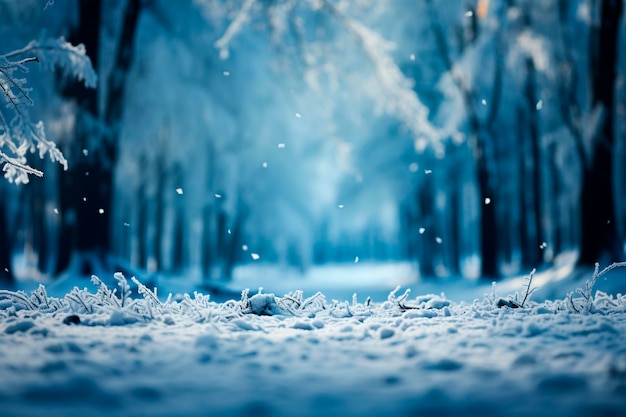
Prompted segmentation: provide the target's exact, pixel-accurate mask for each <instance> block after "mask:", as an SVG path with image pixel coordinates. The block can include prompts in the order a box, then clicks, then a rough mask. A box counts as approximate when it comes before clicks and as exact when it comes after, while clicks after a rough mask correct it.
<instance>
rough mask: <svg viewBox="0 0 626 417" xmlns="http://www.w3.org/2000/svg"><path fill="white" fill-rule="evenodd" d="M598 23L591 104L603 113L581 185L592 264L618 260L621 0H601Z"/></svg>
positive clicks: (586, 260) (587, 257) (583, 258)
mask: <svg viewBox="0 0 626 417" xmlns="http://www.w3.org/2000/svg"><path fill="white" fill-rule="evenodd" d="M600 1H601V3H602V4H601V9H600V10H601V11H600V13H601V16H600V19H599V22H600V23H599V26H598V27H592V28H591V34H590V38H591V39H590V54H591V68H592V104H593V107H594V108H596V107H597V106H601V107H602V108H603V110H604V117H603V119H602V121H601V125H600V127H599V129H598V131H597V133H596V137H594V138H593V139H594V140H593V148H592V150H591V152H592V155H591V157H590V158H589V159H588V162H589V163H588V164H587V165H586V169H585V172H584V178H583V188H582V194H581V195H582V202H581V209H582V213H581V216H582V236H581V246H580V258H579V263H580V264H583V265H592V264H594V263H595V262H600V261H604V260H603V259H602V258H603V257H606V256H608V257H610V258H611V259H609V261H617V260H619V259H620V258H621V257H622V255H623V253H622V251H621V250H619V245H618V242H617V236H618V234H617V230H616V223H617V222H616V221H615V209H614V203H615V200H614V199H615V193H614V187H613V185H614V182H613V175H614V173H613V150H614V149H613V148H614V146H613V144H614V121H615V83H616V79H617V70H616V67H617V53H618V42H619V23H620V19H621V16H622V12H623V7H624V6H623V1H622V0H600Z"/></svg>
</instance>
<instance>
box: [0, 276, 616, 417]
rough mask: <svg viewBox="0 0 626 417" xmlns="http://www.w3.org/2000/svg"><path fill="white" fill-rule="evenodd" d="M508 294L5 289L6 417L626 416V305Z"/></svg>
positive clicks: (1, 404)
mask: <svg viewBox="0 0 626 417" xmlns="http://www.w3.org/2000/svg"><path fill="white" fill-rule="evenodd" d="M552 276H553V277H557V278H558V273H556V272H554V271H553V274H552ZM540 278H542V277H540V276H538V277H535V279H536V280H537V281H540ZM587 278H588V279H589V278H591V276H588V277H587ZM603 278H604V277H601V278H600V279H599V280H598V282H597V283H599V282H600V281H602V279H603ZM611 278H613V277H611ZM242 279H243V278H242ZM555 279H556V278H555ZM543 281H544V285H546V286H549V284H550V283H549V282H548V279H547V278H545V277H544V278H543ZM125 282H126V281H125V279H124V278H123V277H121V276H119V275H118V277H117V283H118V284H122V285H124V283H125ZM242 282H243V281H242ZM525 282H527V281H524V280H521V281H520V282H519V283H516V284H521V285H519V286H518V287H517V288H515V291H518V292H520V295H519V296H518V298H517V302H518V303H520V302H521V300H522V298H523V286H524V283H525ZM128 283H130V282H128ZM597 283H596V284H597ZM292 284H293V282H292ZM301 284H305V283H304V282H301ZM457 284H458V283H457ZM431 285H434V284H431ZM455 285H456V284H455ZM455 285H450V288H449V289H450V290H451V291H450V292H446V294H449V293H454V291H453V288H454V286H455ZM507 285H510V284H506V283H503V284H502V285H500V286H499V287H496V289H495V292H490V291H491V290H489V291H487V294H486V295H485V296H481V297H480V298H479V299H476V300H474V301H471V300H470V301H461V302H459V301H458V300H456V299H454V298H452V297H451V296H449V295H448V297H449V298H446V296H442V295H440V293H441V292H442V291H437V292H435V294H427V293H425V292H420V293H419V295H417V297H416V296H415V295H416V294H415V290H414V291H413V293H411V294H410V295H407V296H406V297H404V296H403V292H404V291H403V290H400V291H398V292H396V293H392V294H390V295H389V296H388V297H387V300H384V301H382V302H379V301H376V300H375V301H369V300H368V299H367V298H365V296H366V295H367V294H366V293H364V294H363V295H362V296H359V298H358V299H356V298H355V299H349V300H347V301H343V300H340V301H336V300H332V299H331V298H330V297H328V298H327V297H324V296H323V295H321V294H315V293H314V292H310V293H309V291H307V292H306V293H304V294H303V293H302V292H299V291H296V292H292V293H290V294H288V295H286V296H283V295H282V294H280V293H277V295H276V296H274V295H272V294H268V293H266V291H263V292H262V293H261V294H257V292H256V291H254V292H250V293H249V294H244V295H243V296H242V297H241V298H237V299H234V300H231V301H226V302H213V301H211V300H210V299H209V298H207V297H206V296H203V295H202V294H196V295H190V296H184V297H175V298H174V299H170V300H163V299H161V300H158V299H156V298H154V297H153V294H154V293H152V292H150V291H149V290H148V289H147V288H141V290H142V295H139V296H134V295H133V296H131V295H130V294H129V293H128V292H127V291H124V290H122V288H123V287H121V286H118V287H117V292H116V293H115V294H113V293H111V292H109V291H110V290H112V288H113V287H112V286H110V285H109V287H105V286H104V285H100V283H99V282H96V283H94V284H89V285H87V284H85V286H87V290H74V291H72V292H70V293H68V294H67V295H65V297H62V298H54V297H51V296H48V295H47V294H46V293H45V291H44V290H43V289H39V290H38V291H36V292H35V293H33V294H32V295H31V294H28V296H26V295H24V294H22V293H16V292H8V291H0V376H1V377H0V410H1V411H0V415H1V416H3V417H13V416H29V417H30V416H40V415H50V416H85V417H90V416H239V415H240V416H318V415H328V416H343V417H349V416H368V415H369V416H382V415H385V416H386V415H394V416H417V415H424V416H427V415H428V416H430V415H433V416H434V415H437V416H445V415H454V416H484V415H506V416H527V415H528V416H530V415H533V416H555V415H559V416H596V415H598V416H599V415H604V416H626V337H625V336H626V296H623V295H621V294H618V293H613V294H606V293H602V292H600V293H595V292H594V293H592V295H593V297H592V298H591V299H590V300H586V299H585V298H584V297H585V296H587V295H588V293H587V292H585V291H581V293H580V294H577V293H574V295H573V296H572V297H570V298H567V297H566V294H565V293H564V294H562V296H561V298H559V299H553V300H547V301H543V300H542V301H541V302H534V301H532V300H534V299H535V298H534V297H535V295H533V299H532V300H531V301H527V302H526V303H525V304H524V307H523V308H509V307H501V308H499V307H498V306H497V304H498V301H510V298H507V297H502V298H501V297H500V296H499V295H498V294H497V293H500V289H499V288H500V287H502V288H506V287H507ZM303 286H304V285H303ZM444 287H445V285H444ZM109 288H110V290H109ZM480 289H481V290H482V289H483V287H480ZM583 289H584V284H583ZM571 290H572V291H573V290H575V288H571ZM507 293H508V292H505V293H503V294H507ZM120 294H125V295H124V296H123V297H122V296H120ZM424 294H425V295H424ZM278 295H280V296H278ZM500 295H502V294H500Z"/></svg>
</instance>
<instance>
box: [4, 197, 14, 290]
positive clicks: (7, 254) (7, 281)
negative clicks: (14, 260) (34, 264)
mask: <svg viewBox="0 0 626 417" xmlns="http://www.w3.org/2000/svg"><path fill="white" fill-rule="evenodd" d="M7 220H8V219H7V212H6V206H5V203H4V202H0V289H9V288H13V286H14V285H15V279H14V277H13V271H12V270H11V252H12V249H13V248H12V244H11V243H12V242H13V239H11V235H10V234H9V232H10V231H9V227H8V224H7Z"/></svg>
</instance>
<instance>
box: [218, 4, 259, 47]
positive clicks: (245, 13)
mask: <svg viewBox="0 0 626 417" xmlns="http://www.w3.org/2000/svg"><path fill="white" fill-rule="evenodd" d="M255 2H256V0H246V2H245V3H244V4H243V6H241V10H239V12H238V13H237V16H235V19H233V21H232V22H230V25H228V28H227V29H226V31H225V32H224V34H223V35H222V37H221V38H219V39H218V40H217V41H215V44H214V46H215V47H216V48H217V49H219V50H220V57H221V58H222V59H226V58H228V56H229V51H228V49H229V47H230V43H231V41H232V40H233V39H234V38H235V36H237V35H238V34H239V32H241V30H242V29H243V28H244V25H245V24H246V22H247V21H248V20H249V19H250V11H251V10H252V6H253V5H254V3H255Z"/></svg>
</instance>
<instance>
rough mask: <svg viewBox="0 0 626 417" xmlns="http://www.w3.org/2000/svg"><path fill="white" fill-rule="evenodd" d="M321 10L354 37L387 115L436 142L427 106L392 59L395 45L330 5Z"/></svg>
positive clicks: (410, 81) (435, 131) (436, 131)
mask: <svg viewBox="0 0 626 417" xmlns="http://www.w3.org/2000/svg"><path fill="white" fill-rule="evenodd" d="M324 7H325V9H326V10H328V11H329V13H330V14H331V15H332V16H333V17H335V18H336V19H337V20H339V21H340V22H341V23H342V24H343V25H344V26H345V27H346V28H347V29H348V30H349V31H350V33H352V34H353V35H354V36H355V38H356V39H357V40H358V42H359V44H360V45H361V48H362V49H363V52H364V53H365V55H366V56H367V58H368V59H369V61H370V62H371V64H372V65H373V67H374V72H375V74H376V78H377V79H378V81H379V82H380V84H381V86H382V87H383V90H384V98H385V103H384V105H385V110H386V112H387V113H388V114H391V115H393V116H395V117H397V118H398V119H399V120H400V121H401V122H402V123H404V124H405V125H406V126H407V127H408V128H409V129H410V131H411V133H413V136H414V137H415V138H416V139H426V140H427V141H428V142H430V143H431V144H436V143H438V141H439V139H440V138H441V134H440V132H439V131H438V129H437V128H436V127H435V126H433V124H432V123H431V122H430V121H429V120H428V113H429V111H428V107H426V106H425V105H424V104H423V103H422V102H421V100H420V99H419V97H418V96H417V93H416V92H415V90H414V89H413V80H411V79H409V78H407V77H406V76H405V75H404V73H403V72H402V70H401V69H400V67H398V65H397V64H396V62H395V61H394V59H393V58H392V57H391V51H393V49H394V47H395V46H394V44H393V43H391V42H389V41H387V40H385V39H384V38H383V37H382V36H380V35H379V34H378V33H376V32H375V31H373V30H371V29H370V28H368V27H367V26H365V25H363V24H362V23H361V22H358V21H356V20H354V19H352V18H350V17H348V16H346V15H345V14H342V13H341V12H340V11H339V10H338V9H337V8H336V7H335V6H334V5H332V4H331V3H330V2H328V1H324Z"/></svg>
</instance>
